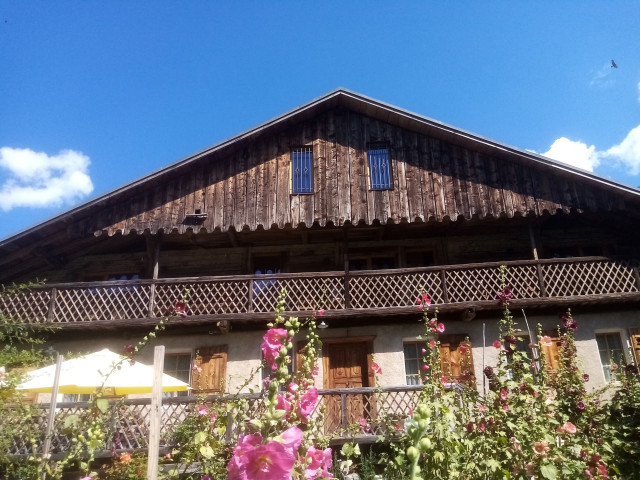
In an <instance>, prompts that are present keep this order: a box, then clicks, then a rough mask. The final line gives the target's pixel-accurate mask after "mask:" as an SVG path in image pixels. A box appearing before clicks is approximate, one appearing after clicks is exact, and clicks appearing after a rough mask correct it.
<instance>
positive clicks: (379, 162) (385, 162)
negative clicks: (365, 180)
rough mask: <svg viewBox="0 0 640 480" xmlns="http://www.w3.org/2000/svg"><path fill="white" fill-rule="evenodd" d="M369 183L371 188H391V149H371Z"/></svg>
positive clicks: (369, 155) (369, 154)
mask: <svg viewBox="0 0 640 480" xmlns="http://www.w3.org/2000/svg"><path fill="white" fill-rule="evenodd" d="M367 157H368V159H369V183H370V186H371V190H389V189H390V188H391V173H390V168H389V149H388V148H378V149H372V150H369V153H368V154H367Z"/></svg>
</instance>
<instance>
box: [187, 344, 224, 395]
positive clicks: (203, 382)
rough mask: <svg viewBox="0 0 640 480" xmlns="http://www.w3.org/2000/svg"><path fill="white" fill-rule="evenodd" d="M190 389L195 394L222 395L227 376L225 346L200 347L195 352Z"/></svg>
mask: <svg viewBox="0 0 640 480" xmlns="http://www.w3.org/2000/svg"><path fill="white" fill-rule="evenodd" d="M196 352H197V354H196V359H195V360H194V365H195V367H199V368H200V370H198V368H194V371H193V372H191V373H192V375H191V387H192V388H193V389H194V391H195V392H196V393H199V392H203V393H223V392H224V390H225V386H226V385H225V381H226V376H227V346H226V345H218V346H215V347H200V348H198V349H197V350H196Z"/></svg>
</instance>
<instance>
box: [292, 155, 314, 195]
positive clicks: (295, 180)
mask: <svg viewBox="0 0 640 480" xmlns="http://www.w3.org/2000/svg"><path fill="white" fill-rule="evenodd" d="M291 193H313V154H312V152H311V148H300V149H296V150H292V151H291Z"/></svg>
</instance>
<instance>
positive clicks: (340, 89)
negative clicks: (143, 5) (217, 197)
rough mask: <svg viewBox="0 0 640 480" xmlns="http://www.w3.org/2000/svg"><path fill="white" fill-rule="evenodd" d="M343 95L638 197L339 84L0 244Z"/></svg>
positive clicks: (588, 174)
mask: <svg viewBox="0 0 640 480" xmlns="http://www.w3.org/2000/svg"><path fill="white" fill-rule="evenodd" d="M342 97H344V98H345V99H350V100H352V101H355V102H359V103H366V104H369V105H370V106H372V107H374V108H378V109H382V110H386V111H387V112H389V113H392V114H395V115H399V116H401V117H405V118H408V119H410V120H413V121H416V122H418V123H420V124H423V125H428V126H430V127H432V128H435V129H436V130H439V131H441V132H444V133H448V134H451V135H456V136H462V137H465V138H467V139H469V140H472V141H474V142H478V143H481V144H484V145H486V146H488V147H490V148H492V149H495V150H499V151H503V152H506V153H509V154H511V155H517V156H519V157H521V158H523V157H524V158H527V159H529V160H530V161H534V162H536V163H539V164H542V165H544V166H547V167H551V168H553V169H555V170H559V171H562V172H566V173H569V174H573V175H577V176H580V177H583V178H586V179H588V180H590V181H594V182H596V183H600V184H601V185H603V186H605V187H609V188H613V189H615V190H620V191H622V192H624V193H626V194H631V195H634V196H638V197H639V198H640V190H638V189H636V188H633V187H630V186H628V185H624V184H622V183H618V182H615V181H612V180H608V179H605V178H603V177H600V176H598V175H595V174H594V173H592V172H589V171H587V170H583V169H580V168H577V167H573V166H571V165H568V164H565V163H562V162H559V161H556V160H553V159H551V158H548V157H545V156H543V155H540V154H538V153H535V152H531V151H527V150H523V149H520V148H517V147H513V146H510V145H507V144H505V143H502V142H498V141H495V140H491V139H489V138H487V137H483V136H481V135H478V134H475V133H473V132H470V131H467V130H463V129H460V128H457V127H453V126H451V125H448V124H446V123H443V122H440V121H437V120H434V119H432V118H429V117H426V116H424V115H420V114H418V113H415V112H412V111H410V110H406V109H402V108H399V107H397V106H395V105H392V104H389V103H386V102H382V101H380V100H376V99H374V98H371V97H367V96H366V95H362V94H360V93H357V92H354V91H352V90H349V89H347V88H344V87H338V88H336V89H334V90H332V91H330V92H328V93H326V94H324V95H321V96H319V97H317V98H315V99H313V100H311V101H309V102H307V103H304V104H302V105H300V106H299V107H296V108H293V109H291V110H288V111H286V112H284V113H282V114H280V115H278V116H276V117H273V118H271V119H269V120H267V121H265V122H263V123H260V124H258V125H257V126H254V127H252V128H249V129H247V130H244V131H242V132H240V133H238V134H236V135H234V136H232V137H229V138H227V139H225V140H222V141H221V142H218V143H216V144H214V145H212V146H210V147H207V148H205V149H203V150H200V151H198V152H196V153H193V154H191V155H189V156H187V157H184V158H182V159H180V160H178V161H177V162H174V163H171V164H169V165H167V166H165V167H162V168H160V169H158V170H155V171H152V172H151V173H149V174H147V175H144V176H142V177H139V178H137V179H135V180H133V181H131V182H129V183H126V184H125V185H123V186H121V187H118V188H116V189H114V190H111V191H109V192H107V193H104V194H102V195H99V196H96V197H94V198H92V199H90V200H89V201H87V202H85V203H83V204H81V205H78V206H76V207H73V208H71V209H69V210H67V211H65V212H63V213H61V214H59V215H56V216H54V217H53V218H50V219H49V220H45V221H44V222H40V223H37V224H36V225H33V226H31V227H27V228H26V229H24V230H22V231H20V232H18V233H16V234H14V235H11V236H9V237H7V238H5V239H2V240H0V247H2V246H4V245H6V244H8V243H11V242H12V241H15V240H17V239H19V238H21V237H24V236H26V235H28V234H29V233H31V232H33V231H35V230H38V229H39V228H43V227H46V226H47V225H51V224H53V223H56V222H58V221H63V220H64V219H65V218H66V217H69V216H72V215H74V214H76V213H78V212H81V211H82V210H85V209H87V208H90V207H92V206H94V205H97V204H100V203H101V202H104V201H106V200H107V199H109V198H111V197H114V196H117V195H119V194H122V193H123V192H126V191H128V190H130V189H133V188H135V187H137V186H139V185H142V184H144V183H146V182H148V181H149V180H151V179H153V178H156V177H159V176H162V175H163V174H165V173H167V172H169V171H171V170H174V169H176V168H179V167H182V166H184V165H188V164H189V163H192V162H195V161H197V160H198V159H200V158H202V157H204V156H206V155H209V154H211V153H213V152H216V151H218V150H222V149H224V148H226V147H228V146H230V145H233V144H234V143H237V142H239V141H241V140H243V139H245V138H249V137H252V136H255V135H257V134H259V133H261V132H262V131H264V130H267V129H268V128H270V127H272V126H274V125H277V124H280V123H282V122H284V121H286V120H288V119H290V118H292V117H296V116H299V115H300V114H302V113H303V112H305V111H308V110H310V109H311V108H313V107H316V106H319V105H322V104H325V103H327V102H329V101H330V100H332V99H334V98H337V99H340V98H342Z"/></svg>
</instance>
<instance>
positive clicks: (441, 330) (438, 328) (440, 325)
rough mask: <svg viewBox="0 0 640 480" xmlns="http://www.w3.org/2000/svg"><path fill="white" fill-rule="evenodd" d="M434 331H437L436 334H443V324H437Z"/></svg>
mask: <svg viewBox="0 0 640 480" xmlns="http://www.w3.org/2000/svg"><path fill="white" fill-rule="evenodd" d="M436 330H437V331H438V333H442V332H444V323H439V324H438V326H437V327H436Z"/></svg>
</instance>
